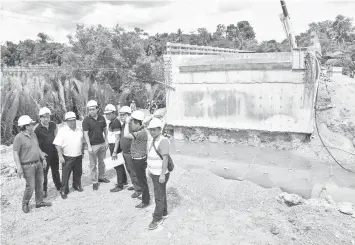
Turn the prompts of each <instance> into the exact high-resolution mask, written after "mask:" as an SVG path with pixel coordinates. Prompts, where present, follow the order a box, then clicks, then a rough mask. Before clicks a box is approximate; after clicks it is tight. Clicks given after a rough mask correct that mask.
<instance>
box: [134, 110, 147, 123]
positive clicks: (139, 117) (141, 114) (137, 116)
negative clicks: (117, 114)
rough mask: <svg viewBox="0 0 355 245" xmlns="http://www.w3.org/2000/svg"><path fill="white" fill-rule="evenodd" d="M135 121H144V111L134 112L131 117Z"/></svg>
mask: <svg viewBox="0 0 355 245" xmlns="http://www.w3.org/2000/svg"><path fill="white" fill-rule="evenodd" d="M131 117H132V118H133V119H136V120H139V121H143V120H144V112H143V111H134V112H133V113H132V116H131Z"/></svg>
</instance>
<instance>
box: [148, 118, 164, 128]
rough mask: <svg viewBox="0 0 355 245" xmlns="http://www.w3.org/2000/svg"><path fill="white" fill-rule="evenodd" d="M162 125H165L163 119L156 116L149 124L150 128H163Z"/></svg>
mask: <svg viewBox="0 0 355 245" xmlns="http://www.w3.org/2000/svg"><path fill="white" fill-rule="evenodd" d="M162 127H163V123H162V121H161V120H160V119H158V118H156V117H154V118H153V119H152V120H151V121H150V123H149V125H148V129H149V128H162Z"/></svg>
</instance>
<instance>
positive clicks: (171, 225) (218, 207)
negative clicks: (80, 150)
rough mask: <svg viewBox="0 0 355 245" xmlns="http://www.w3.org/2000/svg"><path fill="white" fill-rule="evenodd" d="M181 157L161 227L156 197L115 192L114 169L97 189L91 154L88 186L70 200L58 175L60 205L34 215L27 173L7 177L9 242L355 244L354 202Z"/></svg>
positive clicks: (56, 201) (5, 234)
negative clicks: (302, 192) (296, 191)
mask: <svg viewBox="0 0 355 245" xmlns="http://www.w3.org/2000/svg"><path fill="white" fill-rule="evenodd" d="M181 149H182V148H181ZM6 155H7V156H8V157H10V153H7V154H4V155H3V156H6ZM173 158H174V159H176V161H175V162H176V165H177V167H176V169H175V170H174V172H173V174H172V177H171V180H170V181H169V184H168V205H169V213H170V216H169V217H168V219H166V220H165V221H164V223H163V225H162V226H161V227H159V228H158V229H157V230H155V231H149V230H148V229H147V225H148V224H149V222H150V221H151V218H152V217H151V214H152V212H153V209H154V203H152V205H150V206H149V208H148V209H146V210H136V209H135V208H134V206H135V205H136V204H138V202H139V201H138V200H133V199H132V198H131V197H130V194H131V192H130V191H127V190H124V191H122V192H120V193H115V194H113V193H110V192H109V189H110V188H112V186H113V184H114V181H115V180H114V173H113V171H112V170H110V171H109V172H108V173H109V177H110V178H111V180H112V182H111V183H109V184H102V185H100V188H99V191H97V192H94V191H93V190H92V186H91V184H90V180H89V170H88V159H86V158H85V161H84V177H83V185H84V192H82V193H78V192H73V190H71V193H70V194H69V196H68V199H66V200H63V199H61V197H60V195H59V194H58V192H57V191H56V190H55V189H54V186H53V183H52V181H50V186H51V189H50V191H49V198H48V199H49V200H50V201H52V202H53V206H52V207H50V208H42V209H36V208H34V207H33V204H32V209H31V212H30V213H29V214H24V213H23V212H22V210H21V198H22V193H23V189H24V186H25V181H24V179H18V178H17V177H11V176H10V175H8V176H7V177H5V176H3V178H2V183H1V188H2V196H1V208H2V212H1V213H2V214H1V221H2V224H1V228H2V236H1V244H115V243H120V244H158V243H160V244H204V245H205V244H307V245H308V244H322V245H324V244H344V245H346V244H349V245H350V244H351V245H353V244H355V214H354V211H355V206H354V205H353V204H351V203H346V202H343V203H335V202H334V201H333V200H332V198H330V197H326V198H323V199H308V200H304V199H302V198H301V197H299V196H297V195H290V194H287V193H283V192H282V191H281V190H280V189H279V188H269V189H266V188H262V187H260V186H258V185H256V184H254V183H252V182H249V181H242V182H241V181H236V180H227V179H224V178H221V177H219V176H217V175H215V174H213V173H211V172H210V171H208V170H206V169H192V170H189V169H188V168H186V162H188V163H189V162H190V163H193V162H196V161H198V160H196V159H201V161H203V160H208V158H209V157H208V156H206V157H204V158H203V157H200V158H196V157H192V156H190V155H183V154H182V153H180V156H178V155H173ZM180 166H184V168H182V167H180ZM49 176H50V175H49ZM149 184H150V190H151V195H152V196H153V192H152V184H151V183H149Z"/></svg>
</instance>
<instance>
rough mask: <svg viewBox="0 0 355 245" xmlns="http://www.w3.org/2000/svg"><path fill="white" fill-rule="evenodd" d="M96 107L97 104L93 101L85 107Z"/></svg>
mask: <svg viewBox="0 0 355 245" xmlns="http://www.w3.org/2000/svg"><path fill="white" fill-rule="evenodd" d="M96 106H97V102H96V101H95V100H90V101H89V102H88V103H87V105H86V107H96Z"/></svg>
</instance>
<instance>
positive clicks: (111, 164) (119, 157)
mask: <svg viewBox="0 0 355 245" xmlns="http://www.w3.org/2000/svg"><path fill="white" fill-rule="evenodd" d="M104 162H105V166H106V168H107V169H111V168H114V167H116V166H119V165H122V164H123V163H124V159H123V155H122V153H118V154H117V159H116V160H112V157H111V156H109V157H106V158H105V160H104Z"/></svg>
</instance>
